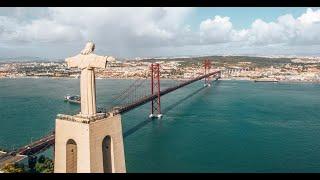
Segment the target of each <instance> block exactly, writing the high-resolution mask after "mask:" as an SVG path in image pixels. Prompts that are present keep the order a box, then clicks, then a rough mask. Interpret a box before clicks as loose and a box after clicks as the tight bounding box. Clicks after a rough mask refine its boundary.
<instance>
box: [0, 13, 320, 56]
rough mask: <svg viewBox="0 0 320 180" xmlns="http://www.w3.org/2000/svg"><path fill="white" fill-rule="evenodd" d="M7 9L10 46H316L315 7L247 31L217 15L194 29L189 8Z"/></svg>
mask: <svg viewBox="0 0 320 180" xmlns="http://www.w3.org/2000/svg"><path fill="white" fill-rule="evenodd" d="M10 12H11V11H10V9H6V11H3V12H2V13H1V11H0V44H7V46H9V44H12V47H16V45H17V44H20V45H21V44H28V45H30V44H35V43H38V44H39V43H42V46H41V48H43V47H47V48H48V49H49V48H52V49H54V48H56V47H58V46H66V45H65V44H68V46H66V47H73V48H74V49H76V48H79V47H82V45H83V44H84V42H85V41H87V40H93V41H95V42H96V43H97V50H101V51H103V53H112V54H115V55H120V56H122V55H137V53H138V54H148V53H150V52H151V51H150V49H153V50H152V52H154V53H155V52H156V51H157V50H156V49H157V48H158V49H159V48H161V49H168V52H169V49H170V52H174V51H175V50H174V48H176V49H183V48H181V47H184V46H188V47H191V46H192V48H195V49H194V51H197V50H196V49H199V52H200V51H203V50H201V48H202V49H205V48H203V47H205V46H206V45H217V44H226V45H229V47H232V48H236V47H237V46H238V49H243V47H244V46H246V47H256V46H265V45H269V47H270V45H271V46H273V45H282V46H287V47H291V46H307V45H312V44H319V45H320V36H319V34H320V9H318V10H312V9H311V8H308V9H307V10H306V12H305V13H303V14H302V15H301V16H300V17H297V18H295V17H293V16H292V15H291V14H286V15H283V16H280V17H278V18H277V19H276V20H275V21H273V22H266V21H264V20H263V19H256V20H255V21H253V22H252V24H251V26H250V27H248V28H247V29H235V28H234V26H233V24H232V19H231V18H230V17H226V16H219V15H216V16H214V17H213V18H211V19H205V20H203V21H202V22H200V24H199V28H198V30H192V29H196V28H192V27H191V26H190V25H188V22H190V21H192V20H193V19H190V18H191V15H192V13H193V8H125V7H122V8H103V7H101V8H99V7H96V8H88V7H77V8H68V7H64V8H63V7H58V8H41V9H40V8H16V9H15V10H14V11H12V13H11V15H10ZM61 44H63V45H61ZM36 47H39V45H37V46H36V45H34V49H37V48H36ZM224 47H226V46H224ZM159 52H160V49H159ZM161 52H162V53H164V50H161ZM179 53H180V52H179ZM186 53H187V52H186ZM164 55H165V53H164Z"/></svg>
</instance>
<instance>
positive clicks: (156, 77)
mask: <svg viewBox="0 0 320 180" xmlns="http://www.w3.org/2000/svg"><path fill="white" fill-rule="evenodd" d="M150 71H151V94H152V95H157V98H155V99H154V100H152V101H151V114H150V116H149V117H150V118H153V117H158V118H161V117H162V114H161V101H160V64H158V63H156V64H151V69H150Z"/></svg>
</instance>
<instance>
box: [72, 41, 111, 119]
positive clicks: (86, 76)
mask: <svg viewBox="0 0 320 180" xmlns="http://www.w3.org/2000/svg"><path fill="white" fill-rule="evenodd" d="M94 49H95V45H94V43H93V42H88V43H87V44H86V46H85V48H84V49H83V50H82V51H81V53H80V54H78V55H76V56H74V57H70V58H66V62H67V65H68V67H78V68H80V69H81V75H80V95H81V112H80V114H81V116H83V117H92V116H95V115H96V113H97V110H96V81H95V74H94V68H106V65H107V62H108V61H111V62H112V61H115V59H114V58H113V57H111V56H109V57H107V56H98V55H96V54H93V51H94Z"/></svg>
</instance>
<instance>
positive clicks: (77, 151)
mask: <svg viewBox="0 0 320 180" xmlns="http://www.w3.org/2000/svg"><path fill="white" fill-rule="evenodd" d="M54 157H55V165H54V172H55V173H125V172H126V167H125V156H124V148H123V137H122V126H121V115H120V114H118V115H115V116H112V115H111V116H109V117H106V116H105V114H103V113H101V116H100V115H98V116H95V117H91V118H84V117H81V116H79V115H75V116H69V115H61V114H60V115H58V118H57V119H56V129H55V156H54Z"/></svg>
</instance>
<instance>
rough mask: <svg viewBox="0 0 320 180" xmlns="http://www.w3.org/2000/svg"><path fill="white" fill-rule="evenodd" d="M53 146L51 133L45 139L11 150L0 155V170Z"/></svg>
mask: <svg viewBox="0 0 320 180" xmlns="http://www.w3.org/2000/svg"><path fill="white" fill-rule="evenodd" d="M52 145H54V132H51V133H50V134H48V135H47V136H45V137H42V138H41V139H39V140H37V141H35V142H32V143H30V144H28V145H26V146H24V147H21V148H19V149H16V150H13V151H11V152H8V153H2V154H0V169H1V168H3V167H4V166H5V165H6V164H9V163H16V162H19V161H21V160H23V159H25V158H27V157H28V155H34V154H38V153H40V152H43V151H45V150H47V149H48V148H50V147H51V146H52Z"/></svg>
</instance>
